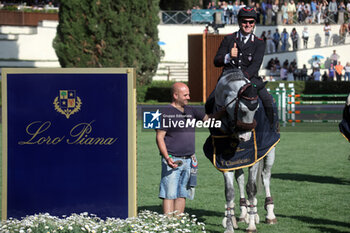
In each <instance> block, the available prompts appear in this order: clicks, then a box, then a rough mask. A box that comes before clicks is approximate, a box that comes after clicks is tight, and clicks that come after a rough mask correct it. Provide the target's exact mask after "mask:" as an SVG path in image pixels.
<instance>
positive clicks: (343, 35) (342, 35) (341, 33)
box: [339, 23, 348, 44]
mask: <svg viewBox="0 0 350 233" xmlns="http://www.w3.org/2000/svg"><path fill="white" fill-rule="evenodd" d="M347 32H348V25H347V24H346V23H343V24H342V25H341V26H340V28H339V36H340V41H339V43H340V44H345V39H346V33H347Z"/></svg>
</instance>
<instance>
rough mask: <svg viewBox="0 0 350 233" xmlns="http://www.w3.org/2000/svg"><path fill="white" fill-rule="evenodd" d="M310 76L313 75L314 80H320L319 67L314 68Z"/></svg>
mask: <svg viewBox="0 0 350 233" xmlns="http://www.w3.org/2000/svg"><path fill="white" fill-rule="evenodd" d="M312 77H313V79H314V81H321V73H320V69H316V70H315V71H314V72H313V74H312Z"/></svg>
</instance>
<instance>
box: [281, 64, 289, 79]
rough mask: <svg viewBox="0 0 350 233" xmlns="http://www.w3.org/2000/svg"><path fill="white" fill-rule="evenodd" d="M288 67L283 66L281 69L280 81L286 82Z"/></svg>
mask: <svg viewBox="0 0 350 233" xmlns="http://www.w3.org/2000/svg"><path fill="white" fill-rule="evenodd" d="M287 73H288V65H285V64H283V67H282V68H281V70H280V76H281V80H287Z"/></svg>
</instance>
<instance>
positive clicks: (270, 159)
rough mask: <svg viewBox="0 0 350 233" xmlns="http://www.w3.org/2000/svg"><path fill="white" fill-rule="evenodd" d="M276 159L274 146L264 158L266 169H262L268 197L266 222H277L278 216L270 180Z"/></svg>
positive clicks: (266, 200)
mask: <svg viewBox="0 0 350 233" xmlns="http://www.w3.org/2000/svg"><path fill="white" fill-rule="evenodd" d="M274 161H275V148H273V149H272V150H271V151H270V152H269V154H267V156H266V157H265V159H264V169H263V171H262V180H263V183H264V187H265V193H266V199H265V209H266V211H267V215H266V223H268V224H275V223H277V219H276V216H275V214H274V212H273V209H274V204H273V200H272V197H271V193H270V180H271V168H272V165H273V163H274Z"/></svg>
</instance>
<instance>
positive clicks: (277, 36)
mask: <svg viewBox="0 0 350 233" xmlns="http://www.w3.org/2000/svg"><path fill="white" fill-rule="evenodd" d="M272 37H273V43H274V44H275V51H276V52H277V51H278V45H279V44H280V40H281V36H280V33H279V32H278V28H276V31H275V33H274V34H273V36H272Z"/></svg>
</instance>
